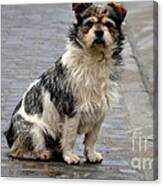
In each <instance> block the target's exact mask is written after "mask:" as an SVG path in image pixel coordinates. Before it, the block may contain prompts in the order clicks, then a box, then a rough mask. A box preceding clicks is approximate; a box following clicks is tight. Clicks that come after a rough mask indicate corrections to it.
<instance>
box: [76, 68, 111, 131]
mask: <svg viewBox="0 0 163 186" xmlns="http://www.w3.org/2000/svg"><path fill="white" fill-rule="evenodd" d="M100 73H101V72H100ZM76 93H77V94H76V97H77V108H76V109H77V111H78V112H79V113H80V115H81V119H80V127H79V128H80V131H81V133H82V132H83V131H88V130H90V128H92V127H93V125H95V124H98V123H99V122H101V120H103V118H104V115H105V113H106V112H107V110H108V108H109V104H110V99H111V97H110V93H111V89H110V80H109V77H108V74H107V75H105V74H98V73H97V74H96V75H95V74H93V75H92V74H91V73H90V74H85V75H84V76H81V78H80V81H78V82H77V90H76Z"/></svg>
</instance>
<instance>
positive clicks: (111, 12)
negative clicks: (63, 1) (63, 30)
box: [70, 2, 127, 48]
mask: <svg viewBox="0 0 163 186" xmlns="http://www.w3.org/2000/svg"><path fill="white" fill-rule="evenodd" d="M72 10H73V11H74V12H75V17H76V24H75V25H74V28H73V30H72V31H71V35H70V39H72V40H73V39H74V40H77V41H79V43H80V42H81V43H82V44H84V45H85V46H86V47H87V48H95V47H96V48H98V47H103V48H106V47H109V46H110V45H111V44H112V43H113V42H114V40H115V38H116V36H117V34H118V33H119V31H120V28H121V24H122V22H123V20H124V18H125V16H126V13H127V11H126V9H125V8H124V7H123V6H122V5H121V4H119V3H113V2H112V3H108V4H107V5H105V6H101V5H95V4H93V3H73V4H72Z"/></svg>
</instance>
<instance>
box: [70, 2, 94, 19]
mask: <svg viewBox="0 0 163 186" xmlns="http://www.w3.org/2000/svg"><path fill="white" fill-rule="evenodd" d="M92 4H93V3H72V10H73V11H74V12H75V16H76V18H77V21H78V22H80V21H81V14H82V13H83V12H84V11H85V10H86V9H87V8H89V7H90V6H91V5H92Z"/></svg>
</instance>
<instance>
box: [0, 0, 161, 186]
mask: <svg viewBox="0 0 163 186" xmlns="http://www.w3.org/2000/svg"><path fill="white" fill-rule="evenodd" d="M88 1H89V2H92V1H90V0H80V1H78V2H88ZM99 1H100V0H94V2H99ZM104 1H106V0H102V1H101V2H104ZM121 1H125V0H121ZM130 1H134V0H130ZM137 1H139V2H141V1H140V0H137ZM65 2H77V0H74V1H72V0H23V1H21V0H1V1H0V3H1V4H26V3H27V4H30V3H32V4H45V3H65ZM106 2H108V1H106ZM157 2H158V3H159V56H158V57H159V180H158V181H155V182H144V181H141V182H140V181H117V180H116V181H115V180H114V181H112V180H109V181H105V180H73V179H72V180H65V179H47V178H46V179H39V178H0V184H1V185H2V186H3V185H5V186H9V185H11V184H12V185H13V186H14V185H16V186H22V185H23V186H29V185H31V186H32V185H35V184H39V186H45V185H46V186H49V185H53V186H54V185H55V186H63V185H66V186H71V185H73V184H75V185H76V186H82V185H87V184H93V185H95V186H98V185H99V184H101V185H113V184H114V185H115V186H117V185H124V186H126V185H131V184H132V186H135V185H137V184H141V185H149V186H150V185H156V184H157V185H163V179H162V177H163V168H162V167H163V161H162V157H163V148H162V144H163V126H162V125H163V114H162V113H161V111H162V110H163V107H162V106H163V99H162V95H163V57H162V55H163V52H162V51H161V50H160V49H162V48H163V46H162V43H163V39H162V33H163V28H162V24H161V20H163V0H157ZM162 22H163V21H162Z"/></svg>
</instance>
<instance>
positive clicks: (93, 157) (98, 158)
mask: <svg viewBox="0 0 163 186" xmlns="http://www.w3.org/2000/svg"><path fill="white" fill-rule="evenodd" d="M86 159H87V162H89V163H101V162H102V160H103V157H102V155H101V154H100V153H98V152H92V153H87V155H86Z"/></svg>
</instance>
